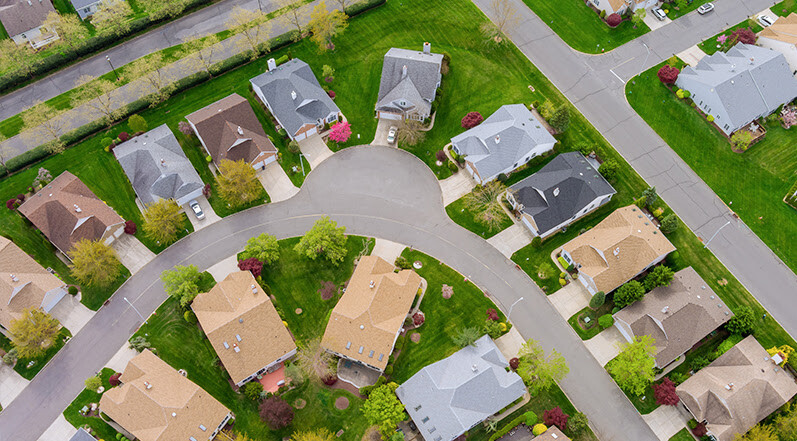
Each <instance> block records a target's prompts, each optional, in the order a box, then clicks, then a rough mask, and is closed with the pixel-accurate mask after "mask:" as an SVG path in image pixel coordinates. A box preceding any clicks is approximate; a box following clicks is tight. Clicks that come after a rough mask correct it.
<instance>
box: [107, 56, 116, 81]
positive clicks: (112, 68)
mask: <svg viewBox="0 0 797 441" xmlns="http://www.w3.org/2000/svg"><path fill="white" fill-rule="evenodd" d="M105 61H107V62H108V64H110V65H111V70H112V71H113V74H114V75H116V81H119V74H118V73H116V68H114V67H113V63H111V57H109V56H107V55H106V56H105Z"/></svg>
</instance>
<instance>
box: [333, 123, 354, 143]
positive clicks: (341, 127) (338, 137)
mask: <svg viewBox="0 0 797 441" xmlns="http://www.w3.org/2000/svg"><path fill="white" fill-rule="evenodd" d="M349 137H351V124H349V122H348V121H343V122H338V123H335V125H333V126H332V130H330V131H329V139H331V140H332V141H335V142H337V143H338V144H340V143H341V142H346V141H348V140H349Z"/></svg>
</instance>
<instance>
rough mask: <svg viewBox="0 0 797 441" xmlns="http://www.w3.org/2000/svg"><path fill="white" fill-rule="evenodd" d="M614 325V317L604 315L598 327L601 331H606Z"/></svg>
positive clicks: (600, 318)
mask: <svg viewBox="0 0 797 441" xmlns="http://www.w3.org/2000/svg"><path fill="white" fill-rule="evenodd" d="M613 324H614V317H613V316H612V315H611V314H604V315H602V316H600V317H598V325H599V326H600V327H601V329H606V328H609V327H611V326H612V325H613Z"/></svg>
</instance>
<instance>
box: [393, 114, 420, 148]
mask: <svg viewBox="0 0 797 441" xmlns="http://www.w3.org/2000/svg"><path fill="white" fill-rule="evenodd" d="M396 137H397V138H398V142H399V144H403V145H416V144H418V143H419V142H423V140H424V139H426V132H425V131H424V130H423V123H422V122H420V121H418V120H417V119H405V120H404V121H402V122H401V124H400V125H399V131H398V133H397V134H396Z"/></svg>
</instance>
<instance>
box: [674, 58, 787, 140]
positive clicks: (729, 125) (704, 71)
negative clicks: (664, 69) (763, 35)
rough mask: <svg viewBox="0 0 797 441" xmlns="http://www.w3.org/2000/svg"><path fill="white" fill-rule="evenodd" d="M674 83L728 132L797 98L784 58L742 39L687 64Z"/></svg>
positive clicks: (728, 133)
mask: <svg viewBox="0 0 797 441" xmlns="http://www.w3.org/2000/svg"><path fill="white" fill-rule="evenodd" d="M675 84H676V85H677V86H678V87H679V88H681V89H684V90H688V91H689V92H691V94H692V96H691V98H692V100H693V101H694V102H695V104H696V105H697V107H698V108H699V109H700V110H702V111H703V112H705V113H706V114H708V115H712V116H713V117H714V124H716V125H717V126H718V127H719V128H720V130H722V131H723V133H725V134H726V135H729V136H730V135H731V134H732V133H733V132H735V131H737V130H739V129H741V128H744V127H745V126H747V125H748V124H750V123H751V122H753V121H755V120H756V119H758V118H761V117H763V116H767V115H769V114H770V113H772V112H774V111H776V110H777V109H778V107H780V106H781V105H782V104H786V103H789V102H791V101H792V100H794V98H796V97H797V79H795V78H794V75H793V74H792V68H791V67H789V64H788V63H787V62H786V57H784V56H783V54H781V53H780V52H777V51H774V50H771V49H767V48H763V47H758V46H754V45H749V44H744V43H738V44H736V46H734V47H732V48H731V49H730V50H728V52H727V53H725V52H722V51H718V52H717V53H715V54H714V55H709V56H706V57H703V59H701V60H700V61H699V62H698V63H697V65H696V66H695V67H692V66H687V67H685V68H684V70H683V71H682V72H681V73H680V74H679V75H678V79H677V80H676V81H675Z"/></svg>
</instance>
